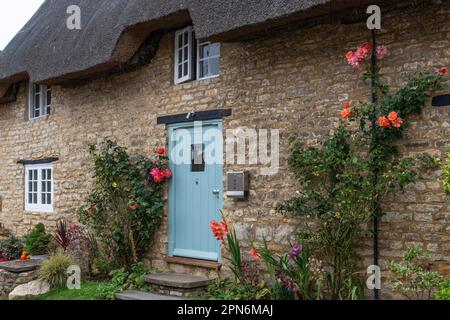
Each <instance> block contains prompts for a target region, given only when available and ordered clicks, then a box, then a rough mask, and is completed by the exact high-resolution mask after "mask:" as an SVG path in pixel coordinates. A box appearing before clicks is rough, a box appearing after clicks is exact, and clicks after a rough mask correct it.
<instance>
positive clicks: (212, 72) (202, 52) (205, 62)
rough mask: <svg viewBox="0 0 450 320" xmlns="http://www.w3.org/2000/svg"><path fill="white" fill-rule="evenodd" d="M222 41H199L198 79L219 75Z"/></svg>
mask: <svg viewBox="0 0 450 320" xmlns="http://www.w3.org/2000/svg"><path fill="white" fill-rule="evenodd" d="M219 64H220V43H211V42H203V43H200V42H198V45H197V79H199V80H200V79H206V78H212V77H216V76H218V75H219Z"/></svg>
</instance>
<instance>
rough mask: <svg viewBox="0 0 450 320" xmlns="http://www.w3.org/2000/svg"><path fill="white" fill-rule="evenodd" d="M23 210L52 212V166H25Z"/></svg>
mask: <svg viewBox="0 0 450 320" xmlns="http://www.w3.org/2000/svg"><path fill="white" fill-rule="evenodd" d="M25 210H26V211H34V212H53V165H52V164H30V165H26V166H25Z"/></svg>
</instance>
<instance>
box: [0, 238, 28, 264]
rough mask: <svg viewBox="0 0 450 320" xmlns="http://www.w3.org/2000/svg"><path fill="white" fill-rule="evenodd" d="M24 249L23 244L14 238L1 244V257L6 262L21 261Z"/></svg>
mask: <svg viewBox="0 0 450 320" xmlns="http://www.w3.org/2000/svg"><path fill="white" fill-rule="evenodd" d="M23 248H24V246H23V242H22V241H21V240H20V239H18V238H16V237H14V236H12V237H9V238H6V239H5V240H3V241H1V242H0V255H1V256H3V258H5V259H6V260H14V259H19V258H20V256H21V255H22V252H23Z"/></svg>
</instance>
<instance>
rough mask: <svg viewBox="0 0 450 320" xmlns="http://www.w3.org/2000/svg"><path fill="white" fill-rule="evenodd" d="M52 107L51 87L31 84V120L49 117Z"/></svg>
mask: <svg viewBox="0 0 450 320" xmlns="http://www.w3.org/2000/svg"><path fill="white" fill-rule="evenodd" d="M51 105H52V90H51V87H48V86H44V85H39V84H35V83H32V84H30V102H29V119H36V118H40V117H44V116H46V115H49V114H50V112H51Z"/></svg>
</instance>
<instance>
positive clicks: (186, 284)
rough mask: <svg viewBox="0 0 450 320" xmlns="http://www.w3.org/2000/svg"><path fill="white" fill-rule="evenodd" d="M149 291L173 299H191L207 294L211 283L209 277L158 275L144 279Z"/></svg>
mask: <svg viewBox="0 0 450 320" xmlns="http://www.w3.org/2000/svg"><path fill="white" fill-rule="evenodd" d="M144 279H145V282H147V283H148V284H149V291H150V292H153V293H155V294H160V295H168V296H172V297H183V298H191V297H195V296H199V295H201V294H203V293H205V291H206V288H207V286H208V285H209V283H210V281H211V280H209V279H208V278H207V277H202V276H193V275H190V274H181V273H171V272H167V273H157V274H151V275H147V276H145V277H144Z"/></svg>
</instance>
